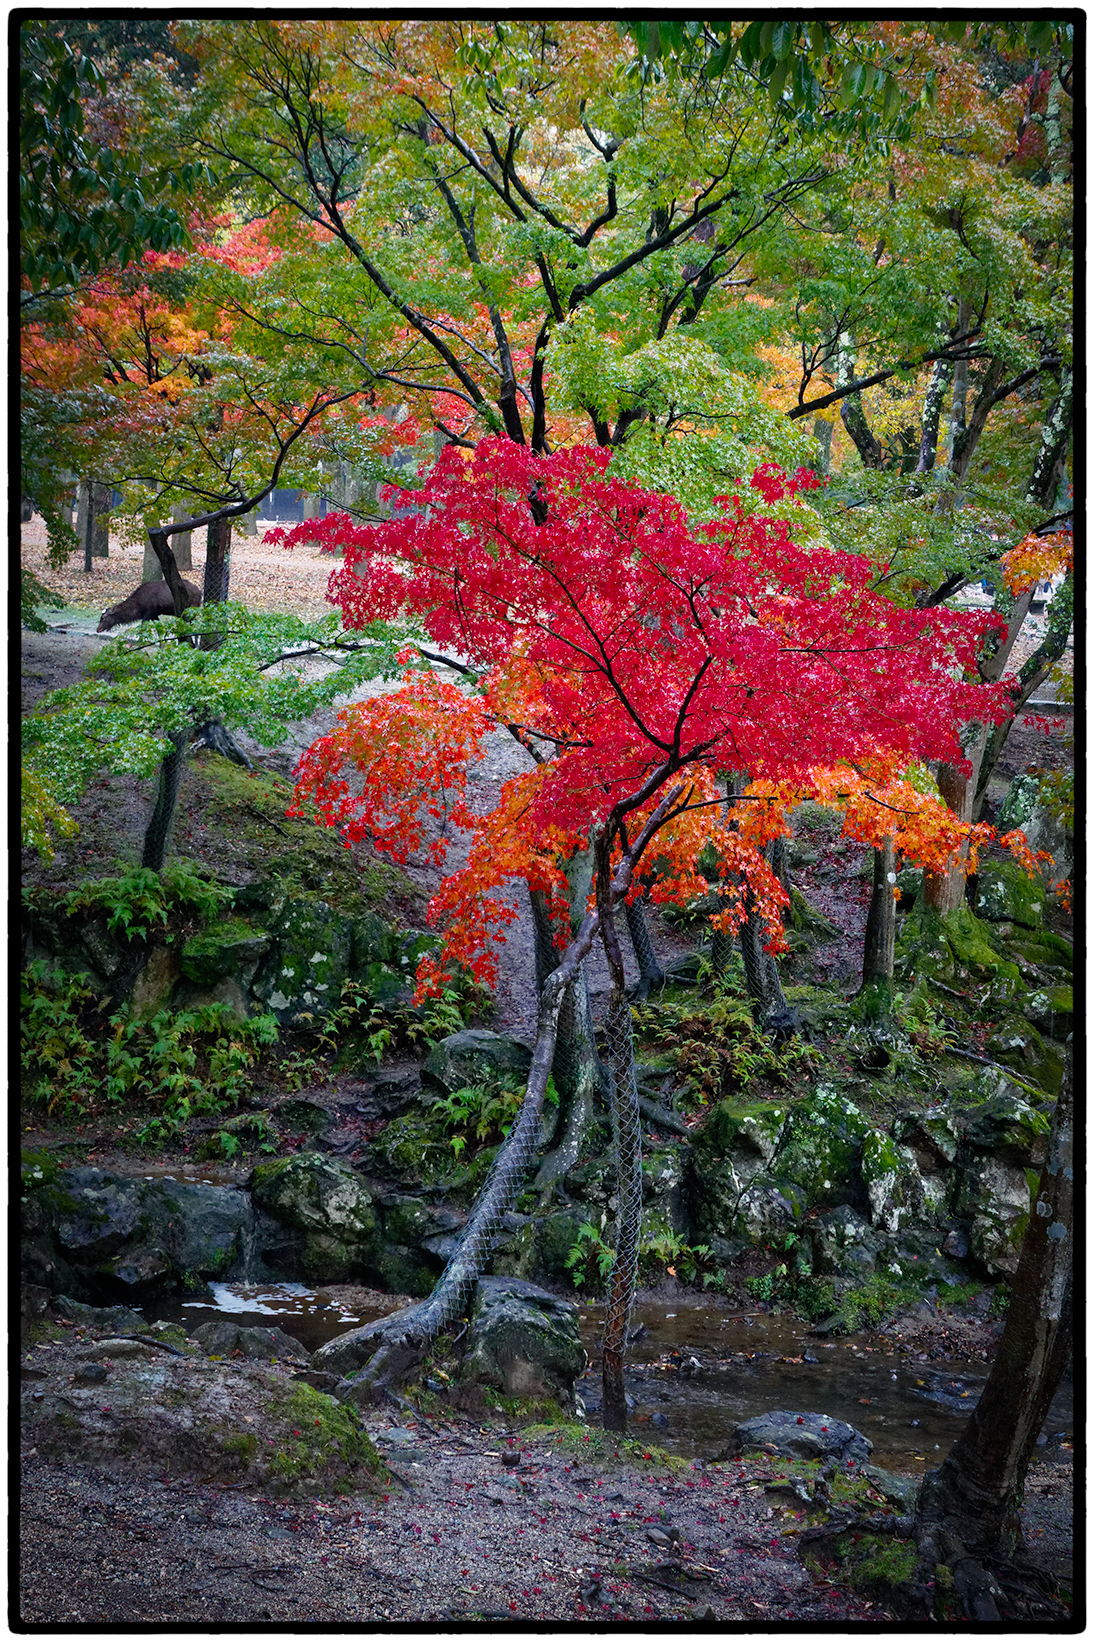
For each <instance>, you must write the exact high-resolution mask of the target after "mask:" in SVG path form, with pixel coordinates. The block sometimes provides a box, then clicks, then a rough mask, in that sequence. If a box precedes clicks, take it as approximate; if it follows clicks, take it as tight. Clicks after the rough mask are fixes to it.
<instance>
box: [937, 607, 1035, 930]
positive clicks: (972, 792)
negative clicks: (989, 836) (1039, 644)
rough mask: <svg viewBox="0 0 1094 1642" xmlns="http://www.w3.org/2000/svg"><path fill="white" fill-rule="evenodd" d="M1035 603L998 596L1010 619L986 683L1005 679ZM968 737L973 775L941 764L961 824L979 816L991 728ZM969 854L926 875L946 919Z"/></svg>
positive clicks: (985, 667) (984, 669) (943, 784)
mask: <svg viewBox="0 0 1094 1642" xmlns="http://www.w3.org/2000/svg"><path fill="white" fill-rule="evenodd" d="M1032 602H1033V589H1032V588H1029V589H1028V590H1027V591H1026V592H1025V593H1023V594H1022V595H1021V597H1020V598H1018V599H1015V600H1012V599H1011V598H1010V595H1009V594H1007V593H1006V592H1005V591H1001V592H1000V593H999V594H998V595H997V596H996V606H997V607H1000V606H1001V607H1002V608H1001V609H1000V614H1002V615H1007V617H1008V621H1007V631H1006V633H1005V634H1004V636H1003V639H1002V642H1001V643H1000V644H999V646H998V648H997V649H996V651H995V653H994V654H993V655H992V656H991V657H989V659H988V660H987V661H985V662H984V663H983V664H982V665H981V669H980V671H981V673H982V674H983V676H984V678H985V679H997V678H999V677H1000V676H1001V674H1002V672H1003V669H1004V667H1005V666H1006V664H1007V660H1008V658H1009V656H1010V653H1011V651H1012V650H1013V648H1014V645H1015V642H1016V641H1017V638H1018V634H1019V633H1020V632H1021V629H1022V623H1023V622H1024V621H1025V619H1026V616H1027V614H1028V613H1029V607H1030V605H1031V603H1032ZM1008 605H1009V607H1010V608H1009V610H1008V609H1007V606H1008ZM968 733H969V736H970V740H969V743H968V745H967V746H966V748H965V756H966V758H967V759H968V761H969V763H970V764H971V766H972V770H971V773H970V774H969V775H967V776H965V775H962V773H961V771H960V770H958V769H957V768H956V766H955V765H953V764H940V765H939V767H938V776H937V780H938V790H939V792H940V793H941V795H942V797H943V799H944V800H945V802H946V804H947V805H948V806H949V808H950V809H951V810H952V811H953V813H954V814H955V815H956V816H957V818H958V820H960V821H967V822H972V821H973V820H975V816H976V809H977V794H978V791H979V790H980V780H981V770H982V768H983V762H984V754H985V750H986V748H987V745H988V735H989V727H988V726H987V725H985V724H973V725H970V726H968ZM989 773H990V772H989ZM967 853H968V852H967V850H965V849H962V850H961V851H960V852H959V854H958V856H957V859H956V860H955V861H954V863H953V865H952V866H951V867H950V868H949V870H948V871H947V872H942V873H936V872H924V874H923V904H924V906H927V907H930V908H931V909H932V910H933V911H935V912H938V913H939V914H941V915H942V916H945V914H946V913H947V912H953V911H954V910H955V909H956V908H957V907H959V906H960V905H961V903H962V901H963V900H964V898H965V861H966V858H967Z"/></svg>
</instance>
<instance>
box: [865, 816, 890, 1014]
mask: <svg viewBox="0 0 1094 1642" xmlns="http://www.w3.org/2000/svg"><path fill="white" fill-rule="evenodd" d="M894 864H895V857H894V854H893V840H892V839H891V838H887V839H886V840H885V843H884V844H883V845H882V847H881V848H880V849H875V850H874V879H873V887H872V890H871V893H870V907H869V911H868V912H867V914H866V936H865V940H864V942H863V951H862V986H863V989H865V988H866V987H868V986H874V985H877V983H879V982H880V983H882V984H883V985H887V984H889V983H890V982H891V981H892V978H893V957H894V952H895V946H896V897H895V895H894V893H893V890H894V887H895V885H896V872H895V871H894Z"/></svg>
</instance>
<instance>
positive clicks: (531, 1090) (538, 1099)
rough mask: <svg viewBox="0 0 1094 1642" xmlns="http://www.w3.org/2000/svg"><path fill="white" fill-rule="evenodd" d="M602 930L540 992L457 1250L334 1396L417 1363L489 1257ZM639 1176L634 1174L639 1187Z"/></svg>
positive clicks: (640, 842)
mask: <svg viewBox="0 0 1094 1642" xmlns="http://www.w3.org/2000/svg"><path fill="white" fill-rule="evenodd" d="M679 794H680V788H679V787H674V788H673V789H672V790H671V791H670V792H669V793H668V794H666V796H665V797H664V798H663V799H662V800H661V802H660V803H659V804H658V805H657V808H656V809H655V810H654V812H653V814H652V815H651V816H650V818H649V820H648V821H647V822H646V824H645V826H644V827H643V828H642V831H641V832H640V833H639V835H638V838H637V839H636V840H635V842H634V844H633V845H632V847H631V848H630V849H629V850H628V851H627V852H626V853H625V855H624V857H623V859H622V861H620V863H619V865H618V866H617V867H616V870H615V873H614V875H613V876H612V878H611V881H610V885H609V889H608V892H607V894H606V895H602V896H598V899H599V900H600V902H601V906H603V907H607V908H608V910H609V911H610V910H612V909H613V908H614V907H616V906H618V905H619V903H620V901H621V900H622V899H623V897H624V896H625V895H626V893H627V891H628V889H629V888H630V885H631V879H632V876H633V873H634V870H635V867H636V866H637V864H638V862H639V861H640V860H641V858H642V854H643V852H644V850H645V848H646V846H647V844H648V843H649V841H650V839H651V838H652V837H653V836H654V834H655V833H656V832H657V829H658V827H659V826H660V825H661V824H662V822H663V820H664V818H665V816H666V814H667V813H669V811H670V810H671V807H672V805H673V803H674V802H675V801H676V799H677V798H678V797H679ZM599 927H600V909H599V908H598V910H597V911H594V912H589V913H586V915H585V917H584V918H583V919H582V922H581V927H580V929H579V930H578V932H577V934H576V935H575V936H574V939H573V940H572V941H571V942H570V945H569V946H568V947H567V949H566V952H565V953H564V954H563V956H562V958H561V959H560V960H559V962H558V965H557V967H556V968H555V970H554V971H553V972H552V973H551V974H550V975H548V977H547V978H546V980H545V982H544V984H543V987H542V989H541V991H540V998H539V1014H538V1025H537V1032H536V1046H535V1049H534V1051H533V1054H532V1065H531V1068H530V1069H529V1073H528V1083H527V1086H526V1088H525V1094H524V1102H523V1104H522V1106H521V1109H520V1113H519V1115H518V1117H517V1121H516V1122H515V1123H514V1124H513V1127H512V1128H511V1129H510V1131H509V1134H508V1135H507V1137H506V1139H505V1141H504V1142H503V1144H502V1146H501V1148H500V1150H499V1151H498V1154H497V1156H496V1157H495V1159H494V1163H493V1166H492V1168H491V1170H490V1173H489V1175H488V1176H487V1178H486V1181H485V1183H484V1185H483V1188H482V1190H481V1192H480V1193H479V1195H478V1197H477V1198H476V1200H475V1206H474V1208H473V1209H472V1211H471V1216H470V1218H469V1219H468V1222H467V1224H466V1226H465V1227H464V1229H463V1232H462V1233H461V1235H460V1241H459V1244H458V1246H457V1248H456V1251H455V1253H454V1254H453V1255H452V1258H451V1259H450V1260H449V1262H448V1265H447V1266H446V1267H445V1269H444V1271H443V1272H442V1273H441V1276H440V1278H439V1279H438V1281H437V1286H436V1287H435V1288H434V1290H433V1293H432V1294H431V1295H430V1296H429V1299H428V1300H426V1301H424V1302H423V1303H422V1304H421V1305H418V1306H410V1307H409V1308H407V1309H406V1310H403V1311H400V1312H396V1313H395V1314H394V1315H393V1316H392V1317H391V1318H389V1319H386V1320H385V1322H384V1325H383V1328H382V1330H379V1331H378V1333H379V1334H380V1335H381V1339H382V1343H381V1344H380V1346H379V1348H378V1349H377V1350H376V1351H375V1352H374V1354H373V1356H372V1357H371V1358H370V1360H369V1361H368V1363H367V1364H366V1365H365V1367H364V1368H363V1369H362V1371H361V1373H360V1374H358V1375H356V1376H355V1378H354V1379H353V1380H352V1381H350V1380H344V1381H343V1382H342V1384H341V1386H340V1387H339V1388H338V1390H337V1391H336V1395H341V1396H344V1397H349V1398H352V1399H353V1400H354V1401H355V1402H368V1401H370V1400H371V1398H372V1397H373V1395H374V1394H375V1392H376V1391H377V1390H378V1389H379V1388H381V1387H384V1386H387V1385H389V1384H391V1383H392V1382H393V1381H395V1380H397V1379H400V1378H403V1377H405V1376H406V1375H407V1374H408V1373H410V1372H411V1371H412V1370H413V1368H414V1366H415V1365H416V1364H418V1363H420V1362H421V1360H422V1358H423V1357H424V1355H425V1352H426V1351H427V1350H428V1348H429V1343H430V1341H431V1340H433V1339H435V1338H436V1336H437V1334H439V1333H440V1331H441V1329H442V1328H444V1326H445V1325H446V1323H449V1322H451V1321H452V1320H453V1319H454V1318H455V1317H457V1316H458V1315H459V1313H460V1310H461V1309H462V1307H463V1305H464V1303H465V1301H466V1299H467V1296H468V1294H469V1292H470V1291H471V1289H472V1287H473V1286H474V1283H475V1281H476V1279H477V1278H478V1276H479V1274H480V1273H481V1272H482V1270H483V1269H484V1267H485V1265H486V1262H487V1260H488V1259H489V1257H490V1253H491V1250H492V1249H493V1247H494V1244H495V1243H496V1241H497V1238H498V1234H499V1233H500V1231H501V1229H502V1225H503V1222H504V1219H505V1216H506V1214H507V1213H508V1211H509V1209H510V1207H511V1205H512V1203H513V1202H514V1201H515V1199H516V1196H517V1193H518V1192H519V1191H520V1188H521V1185H522V1184H523V1181H524V1176H525V1174H526V1172H527V1169H528V1166H529V1164H530V1163H531V1160H532V1158H533V1157H534V1155H535V1151H536V1147H537V1145H538V1143H539V1131H540V1117H541V1114H542V1111H543V1099H544V1094H545V1092H546V1088H547V1079H548V1077H549V1076H550V1074H551V1068H552V1065H553V1064H554V1058H555V1040H556V1035H557V1032H558V1021H559V1014H560V1011H561V1008H562V1003H563V999H564V997H565V994H566V992H567V990H568V989H569V988H570V987H571V986H572V985H573V982H574V979H575V977H576V975H577V971H578V968H579V967H580V965H581V964H582V962H583V961H584V959H585V958H586V957H587V956H588V954H589V952H590V950H591V948H592V944H593V941H594V939H595V938H596V934H597V931H598V929H599ZM640 1190H641V1174H640V1173H639V1191H640Z"/></svg>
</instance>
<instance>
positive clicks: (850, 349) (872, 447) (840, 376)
mask: <svg viewBox="0 0 1094 1642" xmlns="http://www.w3.org/2000/svg"><path fill="white" fill-rule="evenodd" d="M854 380H855V344H854V340H853V338H852V337H851V335H850V333H849V332H848V331H844V333H843V335H842V336H841V337H840V348H839V364H838V366H837V368H836V387H837V388H845V387H846V386H847V384H848V383H849V382H853V381H854ZM839 413H840V420H841V422H842V423H843V425H844V427H845V428H846V429H847V432H848V433H849V434H850V435H851V438H852V439H853V440H854V442H855V448H856V449H857V451H858V453H859V455H860V456H861V457H862V465H863V467H867V468H880V467H883V466H884V464H885V451H884V449H883V447H882V445H881V444H880V442H879V441H878V440H877V439H876V438H875V437H874V434H873V432H872V431H871V428H870V424H869V423H868V422H867V420H866V412H865V411H864V410H863V408H862V395H861V393H849V394H848V395H847V397H846V398H845V399H842V400H841V401H840V412H839Z"/></svg>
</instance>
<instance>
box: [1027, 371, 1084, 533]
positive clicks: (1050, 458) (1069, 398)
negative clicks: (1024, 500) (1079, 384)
mask: <svg viewBox="0 0 1094 1642" xmlns="http://www.w3.org/2000/svg"><path fill="white" fill-rule="evenodd" d="M1074 401H1075V382H1074V378H1073V376H1072V373H1071V370H1070V369H1069V367H1068V366H1066V365H1065V366H1064V368H1063V370H1062V372H1061V373H1060V391H1059V393H1058V394H1057V395H1056V398H1055V399H1054V400H1053V402H1052V404H1051V405H1050V406H1049V409H1048V411H1047V413H1046V415H1045V420H1044V425H1043V426H1042V429H1041V443H1040V445H1039V446H1038V449H1037V456H1036V458H1035V460H1034V464H1033V472H1032V474H1031V475H1030V481H1029V487H1028V489H1027V491H1026V495H1027V497H1028V498H1029V500H1030V501H1032V502H1039V503H1040V504H1041V506H1042V507H1051V506H1052V503H1053V500H1054V498H1055V496H1056V493H1057V491H1058V489H1059V486H1060V480H1061V478H1062V476H1063V472H1064V463H1065V462H1066V460H1067V450H1068V446H1069V444H1070V443H1071V422H1072V413H1073V409H1074Z"/></svg>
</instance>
